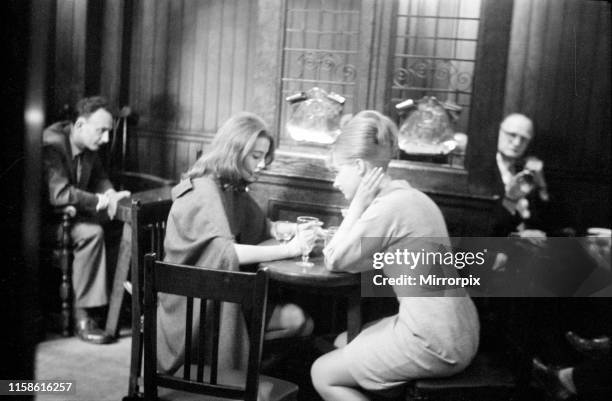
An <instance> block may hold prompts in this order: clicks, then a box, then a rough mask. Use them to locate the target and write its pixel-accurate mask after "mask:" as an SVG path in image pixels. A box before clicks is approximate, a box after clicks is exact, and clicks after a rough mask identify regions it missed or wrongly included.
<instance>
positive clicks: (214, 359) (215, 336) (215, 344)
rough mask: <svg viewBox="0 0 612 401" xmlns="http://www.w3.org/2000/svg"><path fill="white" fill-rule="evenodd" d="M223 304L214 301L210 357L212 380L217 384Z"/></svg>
mask: <svg viewBox="0 0 612 401" xmlns="http://www.w3.org/2000/svg"><path fill="white" fill-rule="evenodd" d="M220 315H221V304H220V303H219V302H218V301H212V355H211V357H210V382H211V383H212V384H217V376H218V373H219V372H218V367H219V366H218V365H219V327H220V325H221V316H220Z"/></svg>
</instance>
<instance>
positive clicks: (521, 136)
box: [500, 128, 531, 143]
mask: <svg viewBox="0 0 612 401" xmlns="http://www.w3.org/2000/svg"><path fill="white" fill-rule="evenodd" d="M500 130H501V132H503V133H504V135H506V136H508V137H509V138H510V139H512V140H514V139H519V140H520V141H521V143H527V142H529V141H531V137H530V136H526V135H525V134H522V133H518V132H511V131H506V130H505V129H503V128H500Z"/></svg>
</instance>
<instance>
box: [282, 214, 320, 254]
mask: <svg viewBox="0 0 612 401" xmlns="http://www.w3.org/2000/svg"><path fill="white" fill-rule="evenodd" d="M318 231H319V227H318V226H317V225H316V224H314V223H308V224H307V225H305V227H302V228H301V229H300V235H294V236H293V238H292V239H291V241H289V242H288V243H287V244H286V248H287V257H288V258H292V257H295V256H300V255H301V254H302V250H303V249H306V248H310V249H312V247H313V246H314V243H315V241H316V239H317V233H318Z"/></svg>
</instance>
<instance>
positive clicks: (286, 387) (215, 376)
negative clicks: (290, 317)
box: [144, 255, 298, 401]
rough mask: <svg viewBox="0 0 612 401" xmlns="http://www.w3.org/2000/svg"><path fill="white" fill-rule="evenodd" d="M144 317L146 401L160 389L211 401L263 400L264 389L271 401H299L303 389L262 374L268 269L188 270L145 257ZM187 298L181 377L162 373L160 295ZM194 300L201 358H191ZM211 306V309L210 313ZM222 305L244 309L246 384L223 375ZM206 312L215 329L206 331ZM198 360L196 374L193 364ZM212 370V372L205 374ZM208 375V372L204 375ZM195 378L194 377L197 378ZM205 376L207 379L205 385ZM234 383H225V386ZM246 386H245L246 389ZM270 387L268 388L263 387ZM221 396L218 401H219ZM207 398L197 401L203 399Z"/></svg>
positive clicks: (192, 267)
mask: <svg viewBox="0 0 612 401" xmlns="http://www.w3.org/2000/svg"><path fill="white" fill-rule="evenodd" d="M144 292H145V314H144V324H145V329H144V356H145V366H144V387H145V391H144V393H145V399H147V400H156V399H157V396H158V387H165V388H169V389H173V390H175V391H173V392H172V394H167V395H165V396H164V399H166V398H167V399H176V398H173V397H172V396H187V395H188V393H195V394H199V395H207V396H209V397H211V398H208V397H207V398H206V399H207V400H208V399H215V400H217V399H240V400H247V401H256V400H261V401H263V397H262V394H261V392H258V390H259V389H260V388H266V389H268V390H270V391H269V393H268V394H267V396H269V398H267V399H269V400H272V399H274V400H295V399H296V395H297V391H298V388H297V386H296V385H295V384H293V383H289V382H286V381H283V380H280V379H275V378H271V377H266V376H263V375H261V376H260V375H259V368H260V362H261V353H262V347H263V336H264V327H265V321H266V304H267V295H268V294H267V293H268V276H267V272H266V271H265V269H263V270H259V271H258V272H257V273H246V272H236V271H225V270H218V269H207V268H202V267H195V266H186V265H179V264H173V263H166V262H160V261H156V260H155V255H147V256H146V257H145V290H144ZM162 292H163V293H166V294H175V295H179V296H185V297H186V299H187V311H186V316H185V350H186V355H185V364H184V368H183V375H182V377H177V376H170V375H166V374H162V373H159V372H157V369H156V365H157V353H156V351H157V342H156V340H157V294H158V293H162ZM194 298H196V299H200V300H201V303H200V310H199V313H200V325H199V328H198V330H199V336H198V338H197V340H198V343H197V344H198V346H197V353H196V354H197V355H195V357H194V355H191V350H192V324H193V304H194ZM207 302H209V303H211V306H212V307H211V308H207V307H206V305H207ZM221 302H230V303H235V304H239V305H240V306H241V308H242V311H243V313H247V311H249V312H250V313H249V315H248V316H245V318H246V321H247V326H248V332H249V357H248V367H247V371H246V378H245V379H244V376H242V378H243V379H244V381H243V382H242V383H234V379H235V377H236V376H240V375H236V372H235V371H225V370H218V366H217V365H218V346H219V328H220V307H221ZM207 310H208V312H209V313H211V314H212V316H211V319H210V321H211V322H210V323H211V327H210V330H207V328H206V323H207V319H206V313H207ZM204 333H211V335H212V352H211V354H212V356H211V358H210V359H211V360H210V364H209V365H208V366H206V367H207V368H208V369H205V364H204V343H205V339H204V336H203V334H204ZM192 360H193V361H197V366H195V367H194V370H193V374H192V366H191V361H192ZM206 371H208V372H206ZM205 372H206V373H208V374H206V375H205ZM192 376H195V378H192ZM205 376H207V379H206V380H205ZM222 382H223V383H228V382H231V384H221V383H222ZM243 383H244V385H243ZM264 383H265V384H264ZM215 397H216V398H215ZM201 398H202V397H201V396H200V397H198V398H194V399H201Z"/></svg>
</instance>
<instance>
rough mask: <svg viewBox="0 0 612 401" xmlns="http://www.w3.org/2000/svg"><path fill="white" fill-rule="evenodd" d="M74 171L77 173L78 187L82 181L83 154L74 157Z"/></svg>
mask: <svg viewBox="0 0 612 401" xmlns="http://www.w3.org/2000/svg"><path fill="white" fill-rule="evenodd" d="M74 170H75V171H76V183H77V185H78V184H79V181H81V154H78V155H76V156H75V157H74Z"/></svg>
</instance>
